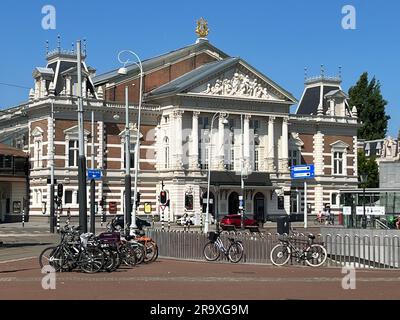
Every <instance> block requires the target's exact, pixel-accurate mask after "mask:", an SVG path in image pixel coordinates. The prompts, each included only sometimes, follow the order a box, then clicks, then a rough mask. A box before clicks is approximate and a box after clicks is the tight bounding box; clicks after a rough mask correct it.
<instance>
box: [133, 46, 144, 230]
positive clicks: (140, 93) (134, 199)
mask: <svg viewBox="0 0 400 320" xmlns="http://www.w3.org/2000/svg"><path fill="white" fill-rule="evenodd" d="M134 55H135V56H136V58H137V60H138V66H139V68H140V87H139V108H138V109H139V110H138V120H137V134H136V146H135V148H136V152H135V182H134V192H135V193H134V195H133V210H132V221H131V234H133V233H134V231H135V229H137V225H136V214H137V194H138V175H139V165H140V162H139V159H140V124H141V116H142V112H141V111H142V93H143V66H142V62H141V61H140V59H139V57H138V56H137V54H135V53H134Z"/></svg>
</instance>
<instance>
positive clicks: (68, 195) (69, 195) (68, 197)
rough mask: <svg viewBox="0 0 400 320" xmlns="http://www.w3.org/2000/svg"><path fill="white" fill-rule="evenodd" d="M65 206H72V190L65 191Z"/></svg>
mask: <svg viewBox="0 0 400 320" xmlns="http://www.w3.org/2000/svg"><path fill="white" fill-rule="evenodd" d="M64 200H65V204H72V190H65V199H64Z"/></svg>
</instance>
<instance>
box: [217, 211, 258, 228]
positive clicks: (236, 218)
mask: <svg viewBox="0 0 400 320" xmlns="http://www.w3.org/2000/svg"><path fill="white" fill-rule="evenodd" d="M240 218H241V216H240V214H229V215H227V216H225V217H223V218H222V219H221V225H226V226H235V227H237V228H240V226H241V221H240ZM243 225H244V226H245V227H249V226H258V223H257V221H256V220H254V219H250V218H248V217H246V216H244V217H243Z"/></svg>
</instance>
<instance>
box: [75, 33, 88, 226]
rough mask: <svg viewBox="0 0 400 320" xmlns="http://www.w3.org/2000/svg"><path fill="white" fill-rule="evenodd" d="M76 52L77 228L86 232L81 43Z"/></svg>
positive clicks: (77, 45) (77, 44) (78, 44)
mask: <svg viewBox="0 0 400 320" xmlns="http://www.w3.org/2000/svg"><path fill="white" fill-rule="evenodd" d="M76 50H77V56H78V59H77V60H78V61H77V63H78V66H77V69H78V129H79V162H78V180H79V185H78V193H79V226H80V231H81V232H83V233H86V232H87V192H86V157H85V140H84V136H83V134H84V127H83V126H84V124H83V120H84V119H83V113H84V111H83V101H82V56H81V55H82V52H81V42H80V41H77V43H76Z"/></svg>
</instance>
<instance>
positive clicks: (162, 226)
mask: <svg viewBox="0 0 400 320" xmlns="http://www.w3.org/2000/svg"><path fill="white" fill-rule="evenodd" d="M161 230H162V231H164V210H163V213H162V216H161Z"/></svg>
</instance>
